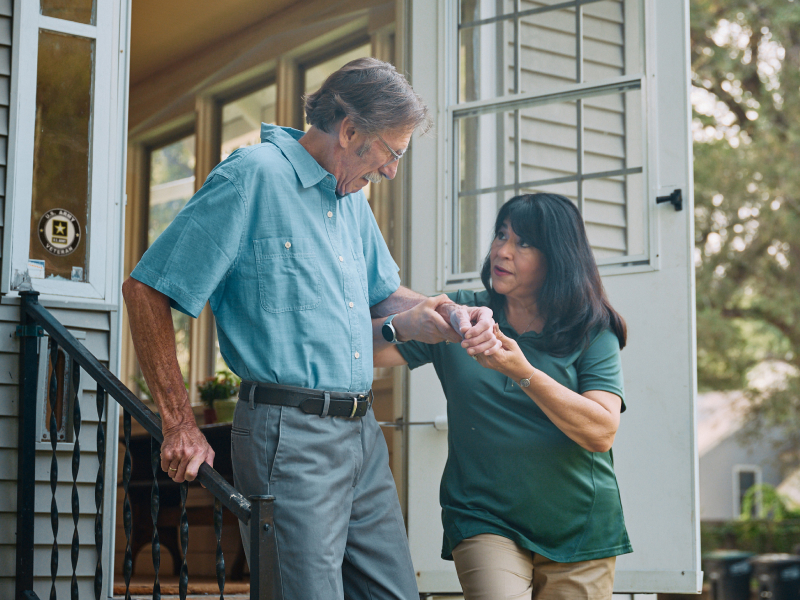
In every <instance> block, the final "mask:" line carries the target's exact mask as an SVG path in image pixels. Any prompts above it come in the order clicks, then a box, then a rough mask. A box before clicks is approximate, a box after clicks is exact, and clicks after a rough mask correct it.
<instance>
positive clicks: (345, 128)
mask: <svg viewBox="0 0 800 600" xmlns="http://www.w3.org/2000/svg"><path fill="white" fill-rule="evenodd" d="M356 135H357V132H356V127H355V125H353V121H352V120H351V119H350V117H345V118H344V119H342V120H341V122H340V123H339V145H340V146H341V147H342V148H347V147H348V146H350V145H351V144H352V143H353V140H354V139H355V138H356Z"/></svg>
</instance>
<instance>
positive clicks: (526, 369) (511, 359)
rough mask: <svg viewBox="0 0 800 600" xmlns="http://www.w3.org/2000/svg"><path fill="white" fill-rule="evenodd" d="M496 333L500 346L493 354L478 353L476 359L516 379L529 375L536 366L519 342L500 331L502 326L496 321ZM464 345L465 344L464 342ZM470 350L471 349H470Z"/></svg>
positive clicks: (484, 365)
mask: <svg viewBox="0 0 800 600" xmlns="http://www.w3.org/2000/svg"><path fill="white" fill-rule="evenodd" d="M494 335H495V337H496V338H497V339H498V341H499V342H500V344H501V345H500V347H499V348H497V349H496V350H495V351H494V352H492V354H478V355H476V360H477V361H478V363H479V364H480V365H481V366H482V367H486V368H487V369H493V370H495V371H498V372H499V373H502V374H503V375H505V376H506V377H510V378H511V379H513V380H514V381H519V380H520V379H522V378H523V377H529V376H530V375H531V373H533V371H534V368H533V367H532V366H531V364H530V363H529V362H528V359H527V358H525V355H524V354H523V353H522V350H520V348H519V344H517V342H515V341H514V340H512V339H511V338H509V337H507V336H506V335H504V334H503V332H502V331H500V326H499V325H497V324H496V323H495V325H494ZM462 345H463V344H462ZM468 352H469V350H468Z"/></svg>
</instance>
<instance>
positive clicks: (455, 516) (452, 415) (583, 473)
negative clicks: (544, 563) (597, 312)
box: [398, 291, 632, 562]
mask: <svg viewBox="0 0 800 600" xmlns="http://www.w3.org/2000/svg"><path fill="white" fill-rule="evenodd" d="M449 296H450V297H451V299H453V300H454V301H455V302H458V303H459V304H465V305H468V306H476V305H477V306H486V305H488V301H489V294H488V292H485V291H484V292H480V293H475V292H467V291H459V292H457V293H453V294H449ZM494 317H495V320H496V321H497V323H498V324H499V325H500V329H501V330H502V331H503V333H504V334H505V335H506V336H508V337H510V338H512V339H514V340H516V341H517V343H518V344H519V346H520V348H521V350H522V352H523V353H524V354H525V356H526V357H527V359H528V361H530V363H531V364H532V365H533V366H534V367H535V368H536V369H539V370H540V371H543V372H544V373H546V374H547V375H549V376H550V377H552V378H553V379H555V380H556V381H557V382H559V383H560V384H562V385H564V386H565V387H567V388H569V389H570V390H573V391H575V392H578V393H583V392H585V391H588V390H603V391H607V392H611V393H613V394H616V395H618V396H619V397H620V398H623V400H624V392H623V387H622V386H623V381H622V368H621V364H620V353H619V342H618V341H617V338H616V336H615V335H614V334H613V333H612V332H611V331H609V330H605V331H602V332H599V333H597V334H595V335H594V336H592V337H591V339H590V340H589V342H588V346H585V345H581V346H580V347H579V348H578V349H576V350H575V351H573V352H572V353H571V354H569V355H568V356H564V357H556V356H552V355H550V354H548V353H547V352H546V351H544V350H543V349H542V347H541V346H542V344H541V342H542V340H541V335H539V334H537V333H535V332H529V333H525V334H523V335H517V333H516V331H514V329H513V328H511V327H510V326H509V324H508V321H507V320H506V318H505V314H504V313H503V312H502V311H495V315H494ZM398 350H399V351H400V353H401V354H402V355H403V357H404V358H405V359H406V361H407V362H408V365H409V367H410V368H412V369H414V368H417V367H419V366H421V365H423V364H426V363H433V366H434V368H435V369H436V373H437V375H438V376H439V380H440V381H441V383H442V388H443V389H444V393H445V396H446V397H447V419H448V434H447V435H448V457H447V463H446V466H445V469H444V473H443V475H442V483H441V489H440V502H441V505H442V523H443V526H444V541H443V546H442V558H445V559H450V558H452V551H453V548H455V547H456V546H457V545H458V544H459V543H460V542H461V541H462V540H464V539H467V538H470V537H473V536H476V535H479V534H482V533H493V534H495V535H500V536H503V537H506V538H509V539H511V540H513V541H514V542H516V543H517V544H518V545H519V546H521V547H523V548H526V549H528V550H530V551H531V552H534V553H537V554H541V555H542V556H545V557H547V558H549V559H550V560H554V561H557V562H577V561H583V560H591V559H596V558H605V557H609V556H616V555H619V554H625V553H627V552H632V548H631V545H630V541H629V539H628V534H627V531H626V529H625V520H624V518H623V514H622V504H621V502H620V495H619V489H618V487H617V480H616V477H615V475H614V461H613V456H612V453H611V451H609V452H589V451H588V450H585V449H583V448H581V447H580V446H579V445H578V444H576V443H575V442H574V441H572V440H571V439H570V438H568V437H567V436H566V435H565V434H564V433H563V432H562V431H561V430H560V429H558V427H556V426H555V425H554V424H553V422H552V421H550V419H549V418H548V417H547V415H545V413H544V412H543V411H542V410H541V409H540V408H539V407H538V406H537V405H536V403H535V402H533V400H531V398H530V397H529V396H528V395H526V394H525V392H524V391H522V389H520V387H519V384H518V383H517V382H515V381H513V380H511V379H509V378H508V377H506V376H504V375H502V374H500V373H498V372H497V371H493V370H491V369H485V368H483V367H481V366H480V365H479V364H478V363H476V362H475V361H474V360H472V358H471V357H470V356H469V355H468V354H467V353H466V351H465V350H464V349H463V348H462V347H461V346H460V345H459V344H445V343H441V344H423V343H419V342H408V343H405V344H402V345H400V346H398ZM624 408H625V405H624V404H623V410H624Z"/></svg>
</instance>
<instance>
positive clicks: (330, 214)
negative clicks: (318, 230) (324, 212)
mask: <svg viewBox="0 0 800 600" xmlns="http://www.w3.org/2000/svg"><path fill="white" fill-rule="evenodd" d="M332 216H333V213H332V212H331V211H328V218H329V219H330V218H331V217H332Z"/></svg>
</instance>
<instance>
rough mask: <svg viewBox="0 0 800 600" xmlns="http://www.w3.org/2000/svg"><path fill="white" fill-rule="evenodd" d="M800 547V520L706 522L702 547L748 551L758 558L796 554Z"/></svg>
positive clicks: (707, 550)
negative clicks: (775, 554) (780, 554)
mask: <svg viewBox="0 0 800 600" xmlns="http://www.w3.org/2000/svg"><path fill="white" fill-rule="evenodd" d="M798 544H800V519H784V520H782V521H773V520H769V519H748V520H747V521H741V520H737V521H703V522H702V523H701V524H700V547H701V548H702V550H703V552H704V553H705V552H710V551H712V550H746V551H749V552H755V553H756V554H766V553H771V552H788V553H790V554H793V553H794V548H795V546H796V545H798Z"/></svg>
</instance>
